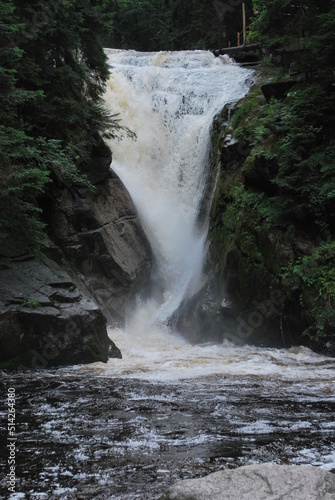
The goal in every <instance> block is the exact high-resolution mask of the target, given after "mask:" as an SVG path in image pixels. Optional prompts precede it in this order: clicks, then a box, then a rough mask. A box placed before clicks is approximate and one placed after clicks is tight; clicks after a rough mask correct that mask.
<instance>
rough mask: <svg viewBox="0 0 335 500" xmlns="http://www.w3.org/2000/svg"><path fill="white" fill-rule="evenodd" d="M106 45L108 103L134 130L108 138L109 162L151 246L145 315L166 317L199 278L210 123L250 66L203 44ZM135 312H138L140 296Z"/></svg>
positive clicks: (242, 86)
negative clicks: (163, 48) (175, 48)
mask: <svg viewBox="0 0 335 500" xmlns="http://www.w3.org/2000/svg"><path fill="white" fill-rule="evenodd" d="M106 52H107V55H108V60H109V64H110V67H111V76H110V79H109V82H108V86H107V91H106V94H105V102H106V105H107V107H108V108H109V109H110V111H111V112H112V113H113V114H114V113H119V115H120V118H121V120H122V125H124V126H126V127H128V128H129V129H130V130H131V131H133V132H135V134H136V136H137V139H136V141H134V140H132V139H131V138H128V137H127V138H123V139H122V140H121V141H117V140H113V141H111V143H110V146H111V149H112V152H113V163H112V168H113V169H114V170H115V172H116V173H117V174H118V175H119V176H120V178H121V179H122V181H123V183H124V184H125V186H126V187H127V189H128V191H129V193H130V195H131V197H132V199H133V201H134V204H135V206H136V208H137V211H138V214H139V217H140V220H141V223H142V226H143V228H144V231H145V232H146V234H147V237H148V239H149V241H150V243H151V246H152V249H153V255H154V259H155V266H154V271H153V282H154V283H155V287H153V292H152V297H151V298H150V299H149V300H147V302H146V307H145V310H146V313H145V317H146V320H145V322H149V323H151V324H153V323H156V324H164V323H165V322H166V321H167V320H168V319H169V318H171V316H172V315H173V314H174V313H175V311H177V310H178V307H179V306H180V304H181V303H182V301H183V300H185V298H187V297H188V296H192V295H193V294H194V293H195V292H196V291H197V289H199V286H200V284H201V273H202V264H203V255H204V246H205V241H206V235H207V226H206V224H200V223H199V217H198V216H199V208H200V205H201V201H202V199H203V195H204V190H205V187H206V183H207V178H208V171H209V143H210V127H211V123H212V120H213V117H214V115H215V114H216V113H217V112H218V111H219V110H221V109H222V108H223V106H224V105H225V104H227V103H229V102H233V101H236V100H238V99H239V98H241V97H242V96H243V95H244V94H245V93H246V92H247V84H246V79H247V77H248V75H249V74H250V71H249V70H246V69H243V68H241V67H239V66H238V65H236V64H234V63H233V62H232V61H231V60H230V59H229V58H228V57H227V56H225V57H218V58H216V57H214V56H213V54H211V53H210V52H208V51H182V52H158V53H139V52H135V51H123V50H114V49H107V51H106ZM202 219H203V217H202ZM205 219H206V218H205ZM138 314H140V315H143V314H144V313H143V304H142V309H141V312H138ZM138 321H139V319H138V317H137V322H138Z"/></svg>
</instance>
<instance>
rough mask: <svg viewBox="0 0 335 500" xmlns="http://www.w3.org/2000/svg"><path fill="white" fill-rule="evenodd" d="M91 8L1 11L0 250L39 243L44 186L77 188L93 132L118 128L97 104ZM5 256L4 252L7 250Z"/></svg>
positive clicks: (95, 15) (68, 4)
mask: <svg viewBox="0 0 335 500" xmlns="http://www.w3.org/2000/svg"><path fill="white" fill-rule="evenodd" d="M105 9H106V5H105V4H104V2H101V1H98V0H76V1H70V0H61V1H55V0H30V1H29V2H26V1H25V0H2V1H1V3H0V167H1V175H0V248H1V250H2V253H4V252H5V248H7V249H10V247H19V246H20V244H22V248H23V249H26V248H28V249H29V248H30V249H35V248H38V247H39V245H40V244H41V243H42V240H43V234H44V233H43V229H44V224H43V223H42V221H41V219H40V214H41V209H40V208H39V205H38V202H37V200H38V198H39V197H40V196H41V195H42V194H43V193H44V192H45V190H46V187H47V184H48V183H49V182H50V180H51V178H52V177H53V178H55V177H57V178H62V179H67V178H68V179H77V180H78V182H79V180H81V182H83V180H84V179H83V176H81V174H80V170H79V167H80V164H81V163H82V162H85V161H86V160H87V158H88V156H89V153H90V148H91V142H92V134H90V132H91V131H92V130H97V131H102V132H103V131H104V130H106V129H108V128H110V130H111V133H112V131H113V127H114V129H115V128H117V127H118V122H115V120H114V119H113V117H110V116H108V114H107V113H106V111H105V109H104V107H103V105H102V101H101V96H102V94H103V92H104V84H105V81H106V79H107V78H108V74H109V69H108V66H107V63H106V56H105V54H104V51H103V48H102V47H103V45H102V41H103V39H104V38H106V36H107V35H108V34H109V33H110V30H111V19H110V15H109V14H108V13H105V12H104V10H105ZM9 251H10V250H9Z"/></svg>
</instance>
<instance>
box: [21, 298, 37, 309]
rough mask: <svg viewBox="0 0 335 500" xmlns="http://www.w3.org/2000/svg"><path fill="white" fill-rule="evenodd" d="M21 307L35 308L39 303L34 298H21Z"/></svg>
mask: <svg viewBox="0 0 335 500" xmlns="http://www.w3.org/2000/svg"><path fill="white" fill-rule="evenodd" d="M21 305H22V307H27V308H28V309H37V307H39V306H40V303H39V301H38V300H36V299H23V300H22V302H21Z"/></svg>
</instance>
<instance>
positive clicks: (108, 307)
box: [44, 142, 151, 325]
mask: <svg viewBox="0 0 335 500" xmlns="http://www.w3.org/2000/svg"><path fill="white" fill-rule="evenodd" d="M110 162H111V154H110V150H109V149H108V148H107V147H106V146H105V144H104V143H103V142H101V143H99V142H98V144H97V146H96V148H95V150H94V151H93V159H92V163H91V164H90V165H88V167H87V176H88V178H89V180H90V182H91V183H92V185H93V186H94V189H93V190H90V189H88V188H83V187H79V186H75V185H71V186H67V185H66V184H64V183H61V184H60V185H58V186H56V184H54V186H53V191H52V193H50V195H51V196H50V197H49V199H48V205H47V209H45V210H44V213H45V214H46V220H47V223H48V228H49V229H48V231H49V236H50V239H51V240H52V242H53V244H54V247H52V246H51V248H50V249H49V255H50V256H51V257H53V258H55V259H56V260H57V262H58V263H59V264H61V265H62V266H65V267H66V269H67V271H68V272H69V273H70V274H71V277H72V278H73V279H74V280H75V281H76V283H77V285H78V287H80V288H81V289H82V290H83V291H84V292H85V293H86V294H88V295H89V296H90V297H91V298H92V299H93V300H94V301H95V302H96V303H97V304H98V305H99V306H100V307H101V309H102V310H103V312H104V314H105V316H106V317H107V319H108V321H109V322H110V323H112V324H114V325H116V324H118V325H122V324H123V321H124V314H125V308H126V303H127V300H128V298H129V296H130V295H131V294H132V293H134V292H135V291H136V290H137V289H138V287H139V286H140V285H142V284H143V283H144V282H145V280H146V279H147V278H148V276H149V271H150V268H151V249H150V245H149V243H148V241H147V239H146V237H145V234H144V232H143V230H142V227H141V225H140V222H139V219H138V216H137V212H136V210H135V208H134V205H133V203H132V200H131V198H130V196H129V194H128V192H127V190H126V188H125V187H124V185H123V184H122V182H121V180H120V179H119V177H118V176H117V175H116V174H115V173H114V172H113V171H111V170H110V168H109V167H110ZM50 200H52V201H50ZM60 250H61V251H60Z"/></svg>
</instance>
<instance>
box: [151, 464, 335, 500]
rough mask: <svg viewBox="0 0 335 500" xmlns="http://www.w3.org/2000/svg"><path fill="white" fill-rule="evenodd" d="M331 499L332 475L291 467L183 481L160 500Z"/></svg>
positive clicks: (228, 472) (226, 472)
mask: <svg viewBox="0 0 335 500" xmlns="http://www.w3.org/2000/svg"><path fill="white" fill-rule="evenodd" d="M279 498H282V499H285V500H332V499H334V498H335V475H334V474H332V473H330V472H327V471H325V470H322V469H319V468H315V467H308V466H294V465H274V464H262V465H247V466H244V467H239V468H237V469H232V470H231V469H229V470H224V471H219V472H215V473H214V474H210V475H208V476H206V477H203V478H200V479H187V480H185V481H179V482H178V483H176V484H174V485H173V486H171V487H170V488H169V489H168V490H167V491H166V492H165V493H164V494H163V496H162V497H161V499H160V500H250V499H252V500H277V499H279Z"/></svg>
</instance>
